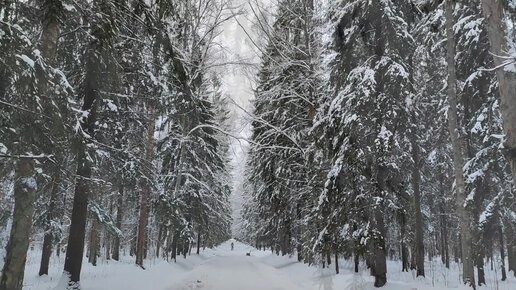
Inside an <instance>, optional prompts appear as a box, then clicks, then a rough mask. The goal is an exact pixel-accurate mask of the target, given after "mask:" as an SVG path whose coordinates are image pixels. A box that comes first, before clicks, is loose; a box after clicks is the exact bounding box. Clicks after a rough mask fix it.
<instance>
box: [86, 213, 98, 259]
mask: <svg viewBox="0 0 516 290" xmlns="http://www.w3.org/2000/svg"><path fill="white" fill-rule="evenodd" d="M98 250H99V222H98V220H97V218H96V217H94V218H93V221H92V223H91V229H90V241H89V256H88V262H90V263H91V264H92V265H93V266H97V256H98Z"/></svg>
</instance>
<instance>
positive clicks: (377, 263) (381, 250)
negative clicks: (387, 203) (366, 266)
mask: <svg viewBox="0 0 516 290" xmlns="http://www.w3.org/2000/svg"><path fill="white" fill-rule="evenodd" d="M375 223H376V229H377V230H378V232H379V233H380V235H381V237H378V238H377V239H376V240H375V243H374V247H375V248H374V286H375V287H382V286H384V285H385V284H386V283H387V257H386V254H387V253H386V252H385V251H386V248H385V234H386V229H385V223H384V219H383V212H382V210H381V209H379V208H376V209H375Z"/></svg>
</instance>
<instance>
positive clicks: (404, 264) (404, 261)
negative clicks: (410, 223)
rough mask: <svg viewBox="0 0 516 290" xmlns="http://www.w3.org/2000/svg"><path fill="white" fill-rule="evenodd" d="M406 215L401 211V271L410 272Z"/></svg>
mask: <svg viewBox="0 0 516 290" xmlns="http://www.w3.org/2000/svg"><path fill="white" fill-rule="evenodd" d="M406 224H407V223H406V215H405V213H404V212H402V213H400V235H401V237H400V241H401V271H402V272H408V271H409V264H410V263H409V258H408V249H407V243H406V231H407V230H406V228H407V225H406Z"/></svg>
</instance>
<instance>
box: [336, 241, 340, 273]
mask: <svg viewBox="0 0 516 290" xmlns="http://www.w3.org/2000/svg"><path fill="white" fill-rule="evenodd" d="M339 271H340V269H339V253H338V252H337V247H335V273H336V274H339Z"/></svg>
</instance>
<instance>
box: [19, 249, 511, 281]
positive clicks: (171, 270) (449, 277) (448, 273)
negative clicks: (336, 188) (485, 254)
mask: <svg viewBox="0 0 516 290" xmlns="http://www.w3.org/2000/svg"><path fill="white" fill-rule="evenodd" d="M247 252H250V253H251V256H246V253H247ZM38 259H39V256H38V253H37V251H34V252H32V251H31V254H30V255H29V260H28V265H27V272H26V279H25V286H24V288H23V289H24V290H43V289H56V285H57V284H58V282H59V278H60V273H61V270H62V265H63V262H62V261H61V260H59V259H57V258H55V257H54V260H53V261H52V267H51V271H50V275H49V276H48V277H37V270H38V262H39V260H38ZM146 263H147V270H142V269H140V268H138V267H136V266H135V265H134V261H133V259H131V258H130V257H126V258H125V259H124V260H123V261H121V262H115V261H100V262H99V265H98V266H96V267H93V266H91V265H89V264H87V263H85V264H84V266H83V274H82V276H81V280H82V286H83V288H82V289H83V290H195V289H198V290H319V289H320V290H345V289H350V290H359V289H360V290H361V289H365V290H370V289H374V287H373V279H372V278H371V277H369V276H368V275H367V271H365V270H364V271H363V273H362V274H354V273H352V272H351V267H352V265H351V263H350V262H346V261H345V260H342V261H340V263H341V266H342V267H341V268H342V270H341V272H342V274H339V275H334V274H333V269H330V270H328V269H318V268H315V267H308V266H307V265H304V264H301V263H298V262H297V261H296V260H295V258H288V257H278V256H276V255H273V254H271V253H270V251H258V250H256V249H254V248H252V247H249V246H247V245H244V244H241V243H238V242H236V243H235V250H234V251H231V247H230V242H226V243H224V244H222V245H221V246H220V247H218V248H216V249H214V250H206V251H204V252H202V253H201V255H195V254H192V255H191V256H190V257H188V258H187V259H186V260H185V259H183V258H179V259H178V260H177V263H167V262H166V261H162V260H151V261H146ZM426 267H427V278H426V279H416V278H415V277H414V276H413V273H402V272H401V271H400V270H398V269H399V268H400V267H399V263H397V262H390V263H389V269H390V272H389V275H388V278H389V283H388V284H387V286H386V287H384V288H382V289H383V290H428V289H434V290H435V289H460V290H462V289H468V288H466V287H464V286H462V285H461V284H460V283H459V281H460V280H459V272H458V267H457V266H456V265H455V266H453V267H452V269H451V270H445V268H443V267H441V265H440V263H438V262H435V263H430V262H428V264H427V265H426ZM495 269H496V267H495ZM497 272H499V271H494V270H490V267H489V265H487V266H486V279H487V280H488V285H487V286H483V287H481V288H479V289H486V290H487V289H497V290H515V289H516V278H514V276H513V275H512V273H510V274H509V275H508V276H509V280H508V281H505V282H501V281H499V279H496V276H497V275H498V276H499V275H500V274H499V273H497ZM496 281H498V282H496Z"/></svg>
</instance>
